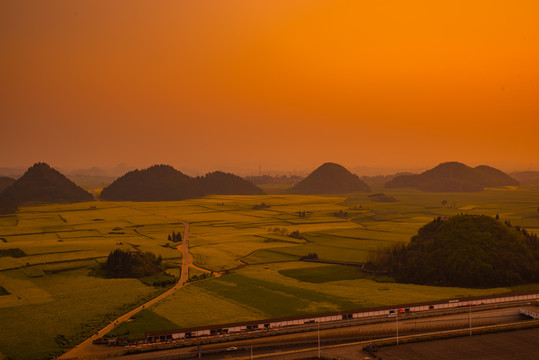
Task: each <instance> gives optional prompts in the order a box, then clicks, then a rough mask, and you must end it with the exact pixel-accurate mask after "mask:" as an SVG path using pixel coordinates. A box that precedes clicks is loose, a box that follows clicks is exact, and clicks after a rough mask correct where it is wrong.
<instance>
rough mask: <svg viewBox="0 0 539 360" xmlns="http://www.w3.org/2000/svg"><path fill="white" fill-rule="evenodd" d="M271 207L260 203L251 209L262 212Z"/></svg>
mask: <svg viewBox="0 0 539 360" xmlns="http://www.w3.org/2000/svg"><path fill="white" fill-rule="evenodd" d="M270 207H271V206H270V205H266V203H263V202H262V203H260V204H255V205H253V207H252V209H253V210H262V209H267V208H270Z"/></svg>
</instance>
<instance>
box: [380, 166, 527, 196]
mask: <svg viewBox="0 0 539 360" xmlns="http://www.w3.org/2000/svg"><path fill="white" fill-rule="evenodd" d="M518 184H519V182H518V181H516V180H515V179H513V178H512V177H510V176H509V175H507V174H506V173H504V172H503V171H501V170H498V169H496V168H493V167H490V166H486V165H480V166H477V167H475V168H472V167H469V166H467V165H465V164H462V163H459V162H446V163H442V164H439V165H438V166H436V167H434V168H432V169H430V170H427V171H425V172H423V173H421V174H412V175H401V176H397V177H395V178H394V179H392V180H390V181H388V182H387V183H386V184H385V187H386V188H399V187H411V188H416V189H419V190H423V191H432V192H474V191H482V190H483V188H485V187H499V186H516V185H518Z"/></svg>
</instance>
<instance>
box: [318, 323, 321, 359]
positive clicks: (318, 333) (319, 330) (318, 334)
mask: <svg viewBox="0 0 539 360" xmlns="http://www.w3.org/2000/svg"><path fill="white" fill-rule="evenodd" d="M318 358H319V359H320V358H321V356H320V323H318Z"/></svg>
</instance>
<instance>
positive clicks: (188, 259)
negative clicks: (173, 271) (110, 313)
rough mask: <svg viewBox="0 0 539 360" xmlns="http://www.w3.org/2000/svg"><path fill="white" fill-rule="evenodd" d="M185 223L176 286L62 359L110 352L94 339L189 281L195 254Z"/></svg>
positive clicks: (93, 356) (92, 356)
mask: <svg viewBox="0 0 539 360" xmlns="http://www.w3.org/2000/svg"><path fill="white" fill-rule="evenodd" d="M183 225H184V234H183V242H182V244H181V245H178V246H177V249H178V250H180V251H181V253H182V272H181V275H180V280H178V282H177V283H176V285H174V287H172V288H170V289H169V290H167V291H165V292H164V293H162V294H161V295H159V296H157V297H155V298H153V299H152V300H150V301H148V302H147V303H145V304H143V305H140V306H139V307H137V308H135V309H133V310H131V311H130V312H128V313H127V314H124V315H122V316H120V317H119V318H117V319H116V320H114V321H113V322H111V323H110V324H108V325H107V326H105V327H104V328H103V329H101V330H99V331H98V332H96V333H95V334H94V335H92V336H90V337H89V338H88V339H86V340H85V341H83V342H82V343H80V344H79V345H76V346H75V347H74V348H73V349H71V350H69V351H68V352H66V353H64V354H62V355H61V356H60V359H74V358H77V359H95V358H98V357H99V355H100V353H101V352H103V350H105V351H106V353H107V354H110V348H108V347H106V349H104V347H103V346H102V345H94V344H93V341H94V340H96V339H99V338H101V337H103V336H104V335H105V334H107V333H109V332H110V331H111V330H112V329H114V328H115V327H116V326H118V325H119V324H121V323H122V322H124V321H127V320H129V319H130V318H131V317H132V316H133V315H135V314H136V313H138V312H139V311H141V310H143V309H145V308H148V307H150V306H151V305H153V304H155V303H156V302H158V301H159V300H161V299H164V298H166V297H167V296H169V295H171V294H173V293H174V292H175V291H176V290H178V289H180V288H181V287H182V286H184V285H185V284H186V283H187V280H188V279H189V267H190V266H193V256H192V255H191V254H190V253H189V223H187V222H183ZM118 349H120V350H122V348H121V347H118Z"/></svg>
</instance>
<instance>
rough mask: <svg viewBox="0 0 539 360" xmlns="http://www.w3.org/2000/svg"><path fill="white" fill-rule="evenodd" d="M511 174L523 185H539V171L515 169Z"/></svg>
mask: <svg viewBox="0 0 539 360" xmlns="http://www.w3.org/2000/svg"><path fill="white" fill-rule="evenodd" d="M510 175H511V176H512V177H513V178H514V179H516V180H517V181H518V182H520V183H521V184H522V185H539V171H515V172H512V173H511V174H510Z"/></svg>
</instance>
